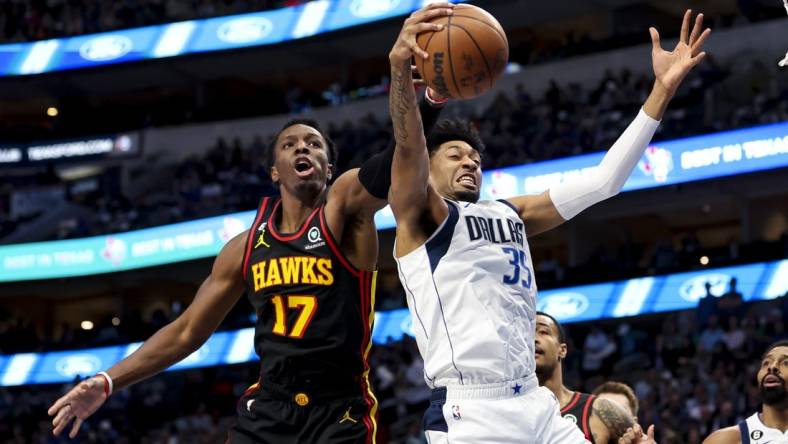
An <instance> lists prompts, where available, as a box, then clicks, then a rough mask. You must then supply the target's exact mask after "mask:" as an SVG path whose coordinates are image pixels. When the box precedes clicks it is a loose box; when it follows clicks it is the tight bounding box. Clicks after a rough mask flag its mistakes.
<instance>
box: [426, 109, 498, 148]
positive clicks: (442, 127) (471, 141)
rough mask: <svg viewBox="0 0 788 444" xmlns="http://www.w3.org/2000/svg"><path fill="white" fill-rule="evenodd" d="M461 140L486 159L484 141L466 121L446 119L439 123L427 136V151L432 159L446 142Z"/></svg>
mask: <svg viewBox="0 0 788 444" xmlns="http://www.w3.org/2000/svg"><path fill="white" fill-rule="evenodd" d="M452 140H461V141H463V142H465V143H467V144H468V145H470V146H471V148H473V149H475V150H476V152H478V153H479V156H482V157H484V150H485V146H484V141H483V140H482V137H481V136H480V135H479V131H478V130H477V129H476V127H475V126H473V124H472V123H471V122H470V121H468V120H465V119H459V118H456V119H444V120H441V121H440V122H438V123H437V124H436V125H435V127H433V129H432V131H430V133H429V134H428V135H427V150H428V151H429V153H430V157H432V155H433V154H435V152H436V151H437V150H438V148H440V146H441V145H443V144H444V143H446V142H451V141H452Z"/></svg>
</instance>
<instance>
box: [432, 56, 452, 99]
mask: <svg viewBox="0 0 788 444" xmlns="http://www.w3.org/2000/svg"><path fill="white" fill-rule="evenodd" d="M432 58H433V60H432V66H433V71H434V72H435V77H433V79H432V82H433V86H435V89H436V90H438V92H439V93H440V95H442V96H444V97H451V93H449V88H447V87H446V78H445V77H444V76H443V53H442V52H436V53H435V54H433V55H432Z"/></svg>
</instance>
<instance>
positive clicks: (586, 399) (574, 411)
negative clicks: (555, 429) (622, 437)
mask: <svg viewBox="0 0 788 444" xmlns="http://www.w3.org/2000/svg"><path fill="white" fill-rule="evenodd" d="M595 399H596V396H594V395H589V394H588V393H580V392H575V394H574V395H573V396H572V400H571V401H569V403H568V404H567V405H566V406H564V407H563V408H562V409H561V416H563V417H564V418H566V419H568V420H570V421H572V422H574V423H575V425H576V426H577V427H578V428H579V429H580V430H581V431H582V432H583V434H584V435H586V439H587V440H589V441H591V443H592V444H593V443H594V437H593V435H591V426H590V425H589V420H590V419H591V413H592V412H591V408H592V405H593V404H594V400H595Z"/></svg>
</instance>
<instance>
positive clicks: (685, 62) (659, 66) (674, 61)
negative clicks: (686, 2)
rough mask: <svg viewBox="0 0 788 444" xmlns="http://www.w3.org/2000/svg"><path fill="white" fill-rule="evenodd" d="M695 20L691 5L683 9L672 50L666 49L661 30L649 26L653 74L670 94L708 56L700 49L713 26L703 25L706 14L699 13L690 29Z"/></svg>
mask: <svg viewBox="0 0 788 444" xmlns="http://www.w3.org/2000/svg"><path fill="white" fill-rule="evenodd" d="M691 21H692V10H691V9H688V10H687V12H685V13H684V22H683V23H682V25H681V35H680V37H679V41H678V43H677V44H676V47H675V48H673V50H672V51H665V50H664V49H662V45H660V42H659V32H657V30H656V28H649V32H650V33H651V43H652V45H653V48H652V51H651V59H652V62H653V65H654V75H655V76H656V78H657V83H658V84H659V85H661V86H662V87H663V88H665V91H666V92H667V93H668V94H669V95H671V96H672V95H673V94H674V93H675V92H676V90H677V89H678V87H679V85H680V84H681V82H682V81H683V80H684V77H686V76H687V73H689V72H690V70H691V69H692V68H693V67H695V65H697V64H698V63H700V62H701V60H703V58H704V57H706V53H705V52H703V51H701V49H702V47H703V43H704V42H705V41H706V38H707V37H708V36H709V34H711V29H709V28H706V29H705V30H703V31H702V32H701V30H702V29H703V14H698V16H697V17H696V18H695V24H694V26H693V27H692V32H690V23H691Z"/></svg>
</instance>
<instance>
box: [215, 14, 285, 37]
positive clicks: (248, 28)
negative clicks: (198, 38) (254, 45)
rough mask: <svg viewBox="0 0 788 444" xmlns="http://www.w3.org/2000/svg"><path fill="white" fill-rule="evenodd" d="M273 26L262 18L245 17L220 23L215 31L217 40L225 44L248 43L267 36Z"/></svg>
mask: <svg viewBox="0 0 788 444" xmlns="http://www.w3.org/2000/svg"><path fill="white" fill-rule="evenodd" d="M273 29H274V24H273V23H271V21H270V20H268V19H267V18H264V17H245V18H239V19H235V20H230V21H229V22H226V23H222V25H221V26H219V29H218V30H217V31H216V35H217V37H219V40H221V41H223V42H227V43H249V42H254V41H255V40H260V39H263V38H265V37H267V36H268V34H270V33H271V31H273Z"/></svg>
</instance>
